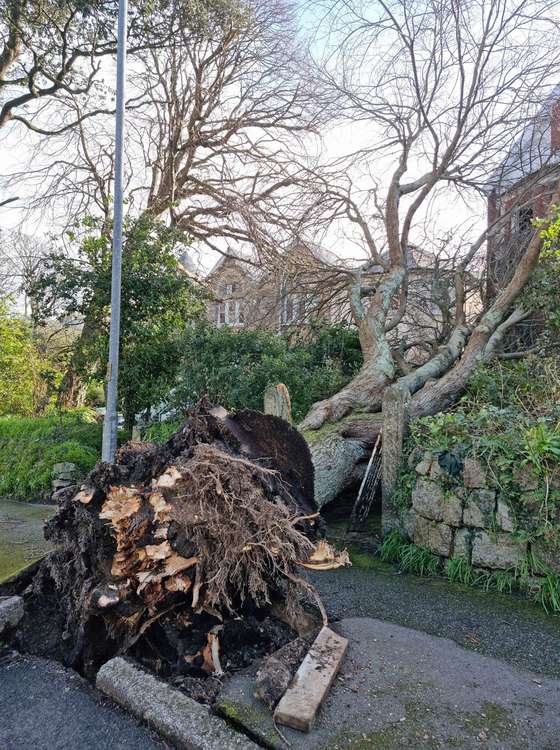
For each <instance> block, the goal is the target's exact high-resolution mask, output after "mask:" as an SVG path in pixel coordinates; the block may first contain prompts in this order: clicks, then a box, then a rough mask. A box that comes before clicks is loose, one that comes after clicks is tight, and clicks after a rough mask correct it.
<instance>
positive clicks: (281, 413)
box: [264, 383, 292, 424]
mask: <svg viewBox="0 0 560 750" xmlns="http://www.w3.org/2000/svg"><path fill="white" fill-rule="evenodd" d="M264 413H265V414H272V415H273V416H274V417H281V418H282V419H285V420H286V422H289V423H290V424H292V403H291V401H290V394H289V392H288V389H287V388H286V386H285V385H284V383H277V384H276V385H274V384H272V383H271V384H270V385H267V387H266V389H265V392H264Z"/></svg>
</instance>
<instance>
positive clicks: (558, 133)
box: [550, 99, 560, 153]
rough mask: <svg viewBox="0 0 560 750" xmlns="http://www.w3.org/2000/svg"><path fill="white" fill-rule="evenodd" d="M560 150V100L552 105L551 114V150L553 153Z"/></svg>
mask: <svg viewBox="0 0 560 750" xmlns="http://www.w3.org/2000/svg"><path fill="white" fill-rule="evenodd" d="M559 149H560V99H557V100H556V101H555V102H554V104H553V105H552V110H551V112H550V150H551V152H552V153H554V152H555V151H558V150H559Z"/></svg>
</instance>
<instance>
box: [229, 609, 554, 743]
mask: <svg viewBox="0 0 560 750" xmlns="http://www.w3.org/2000/svg"><path fill="white" fill-rule="evenodd" d="M331 627H332V628H333V630H335V631H336V632H338V633H340V634H341V635H343V636H344V637H345V638H348V640H349V647H348V651H347V654H346V657H345V659H344V661H343V663H342V667H341V670H340V674H339V677H338V678H337V680H336V681H335V683H334V685H333V687H332V690H331V692H330V693H329V695H328V696H327V698H326V700H325V702H324V704H323V706H322V708H321V710H320V711H319V713H318V716H317V719H316V723H315V726H314V729H313V730H312V731H311V732H310V733H309V734H304V733H301V732H297V731H295V730H291V729H288V728H284V727H282V730H281V731H282V733H283V734H284V735H285V737H286V739H287V740H288V742H289V743H290V745H291V746H292V747H293V748H305V750H396V749H397V748H401V749H402V748H403V747H408V748H411V749H414V750H452V749H455V748H459V749H461V748H462V749H464V750H468V749H470V748H473V749H474V748H477V749H478V750H480V748H484V749H486V750H558V748H559V747H560V739H559V738H560V680H557V679H553V678H547V677H544V676H542V675H541V674H538V673H536V672H530V671H526V670H522V669H519V668H516V667H514V666H511V665H509V664H506V663H505V662H502V661H499V660H497V659H495V658H492V657H488V656H483V655H482V654H478V653H475V652H472V651H469V650H467V649H464V648H462V647H461V646H459V645H457V643H455V642H454V641H451V640H449V639H446V638H438V637H435V636H432V635H427V634H425V633H422V632H419V631H417V630H411V629H409V628H404V627H401V626H399V625H394V624H391V623H386V622H382V621H380V620H375V619H372V618H367V617H366V618H347V619H343V620H341V621H340V622H338V623H334V624H333V625H332V626H331ZM253 683H254V670H253V669H251V670H249V671H247V672H244V673H240V674H238V675H235V676H234V677H232V678H231V679H230V680H229V681H228V682H227V683H226V685H225V686H224V688H223V690H222V692H221V694H220V696H219V700H218V706H219V709H220V710H221V711H222V712H223V714H224V715H227V716H229V717H230V719H231V720H232V721H236V722H238V723H239V724H240V725H242V726H243V727H244V728H245V729H246V731H250V732H252V733H253V734H254V736H256V737H258V738H259V740H260V742H261V743H262V744H263V745H265V746H266V747H269V748H278V749H280V748H283V747H285V744H284V741H283V740H282V739H281V737H280V736H279V734H278V733H277V731H276V729H275V727H274V725H273V722H272V719H271V716H270V713H269V712H268V711H267V709H266V708H264V706H263V704H261V703H260V702H259V701H257V700H256V699H255V698H253V696H252V690H253Z"/></svg>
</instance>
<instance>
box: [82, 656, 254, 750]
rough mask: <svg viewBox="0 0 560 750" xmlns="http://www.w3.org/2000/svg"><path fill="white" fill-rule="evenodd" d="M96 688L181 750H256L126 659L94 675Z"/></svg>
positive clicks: (217, 720) (229, 729)
mask: <svg viewBox="0 0 560 750" xmlns="http://www.w3.org/2000/svg"><path fill="white" fill-rule="evenodd" d="M96 687H97V688H98V690H101V692H102V693H104V694H105V695H107V696H109V698H112V699H113V700H114V701H115V702H116V703H118V704H119V705H120V706H122V707H123V708H125V709H126V710H127V711H130V713H131V714H133V715H134V716H136V717H137V718H138V719H140V720H141V721H144V722H146V723H147V724H148V725H149V726H151V727H153V728H154V729H155V730H156V731H157V732H158V733H159V734H161V735H162V736H163V737H165V738H166V739H167V740H169V741H170V742H172V743H173V745H174V746H175V747H178V748H184V750H256V748H257V747H258V746H257V745H256V744H255V743H254V742H252V741H251V740H249V739H248V738H247V737H246V736H244V735H242V734H239V733H238V732H235V731H234V730H233V729H231V728H230V727H228V726H227V724H225V723H224V721H222V720H221V719H219V718H218V717H216V716H212V715H211V714H210V712H209V711H208V709H207V708H206V707H204V706H202V705H201V704H200V703H197V702H196V701H194V700H192V698H189V697H188V696H186V695H184V694H183V693H181V692H180V691H179V690H175V689H174V688H172V687H171V686H170V685H168V684H167V683H165V682H162V681H161V680H158V679H157V678H156V677H154V676H153V675H151V674H148V672H145V671H143V670H142V669H140V668H139V667H137V666H135V665H134V664H132V663H131V662H129V661H126V659H123V658H121V657H116V658H114V659H111V660H110V661H108V662H107V663H106V664H104V665H103V666H102V667H101V669H100V670H99V672H98V675H97V680H96Z"/></svg>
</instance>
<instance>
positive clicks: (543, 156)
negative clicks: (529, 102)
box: [486, 84, 560, 194]
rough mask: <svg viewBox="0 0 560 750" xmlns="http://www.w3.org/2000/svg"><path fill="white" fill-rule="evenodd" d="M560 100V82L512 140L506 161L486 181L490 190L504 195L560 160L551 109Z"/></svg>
mask: <svg viewBox="0 0 560 750" xmlns="http://www.w3.org/2000/svg"><path fill="white" fill-rule="evenodd" d="M558 100H560V84H558V85H557V86H555V87H554V88H553V89H552V91H551V92H550V94H549V95H548V96H547V98H546V99H545V101H544V103H543V105H542V106H541V108H540V109H539V111H538V112H537V114H536V115H535V117H534V118H533V119H532V121H531V122H530V123H529V124H528V125H527V126H526V127H525V128H524V130H523V132H522V133H521V135H520V136H519V138H518V139H517V140H515V141H514V142H513V145H512V146H511V148H510V150H509V153H508V154H507V156H506V158H505V159H504V161H503V162H502V163H501V164H500V166H499V167H498V168H497V169H496V170H494V172H493V173H492V174H491V175H490V178H489V179H488V182H487V183H486V188H487V191H488V192H491V191H492V190H494V189H496V190H497V192H498V193H499V194H503V193H505V192H507V191H508V190H510V189H511V188H512V187H513V186H514V185H516V184H517V183H518V182H520V181H521V180H523V179H525V178H526V177H529V176H530V175H532V174H535V172H538V171H539V170H541V169H542V168H543V167H546V166H553V165H556V164H559V163H560V150H559V151H557V152H556V153H554V152H553V151H552V150H551V124H550V121H551V114H552V108H553V106H554V104H555V103H556V102H557V101H558Z"/></svg>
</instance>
